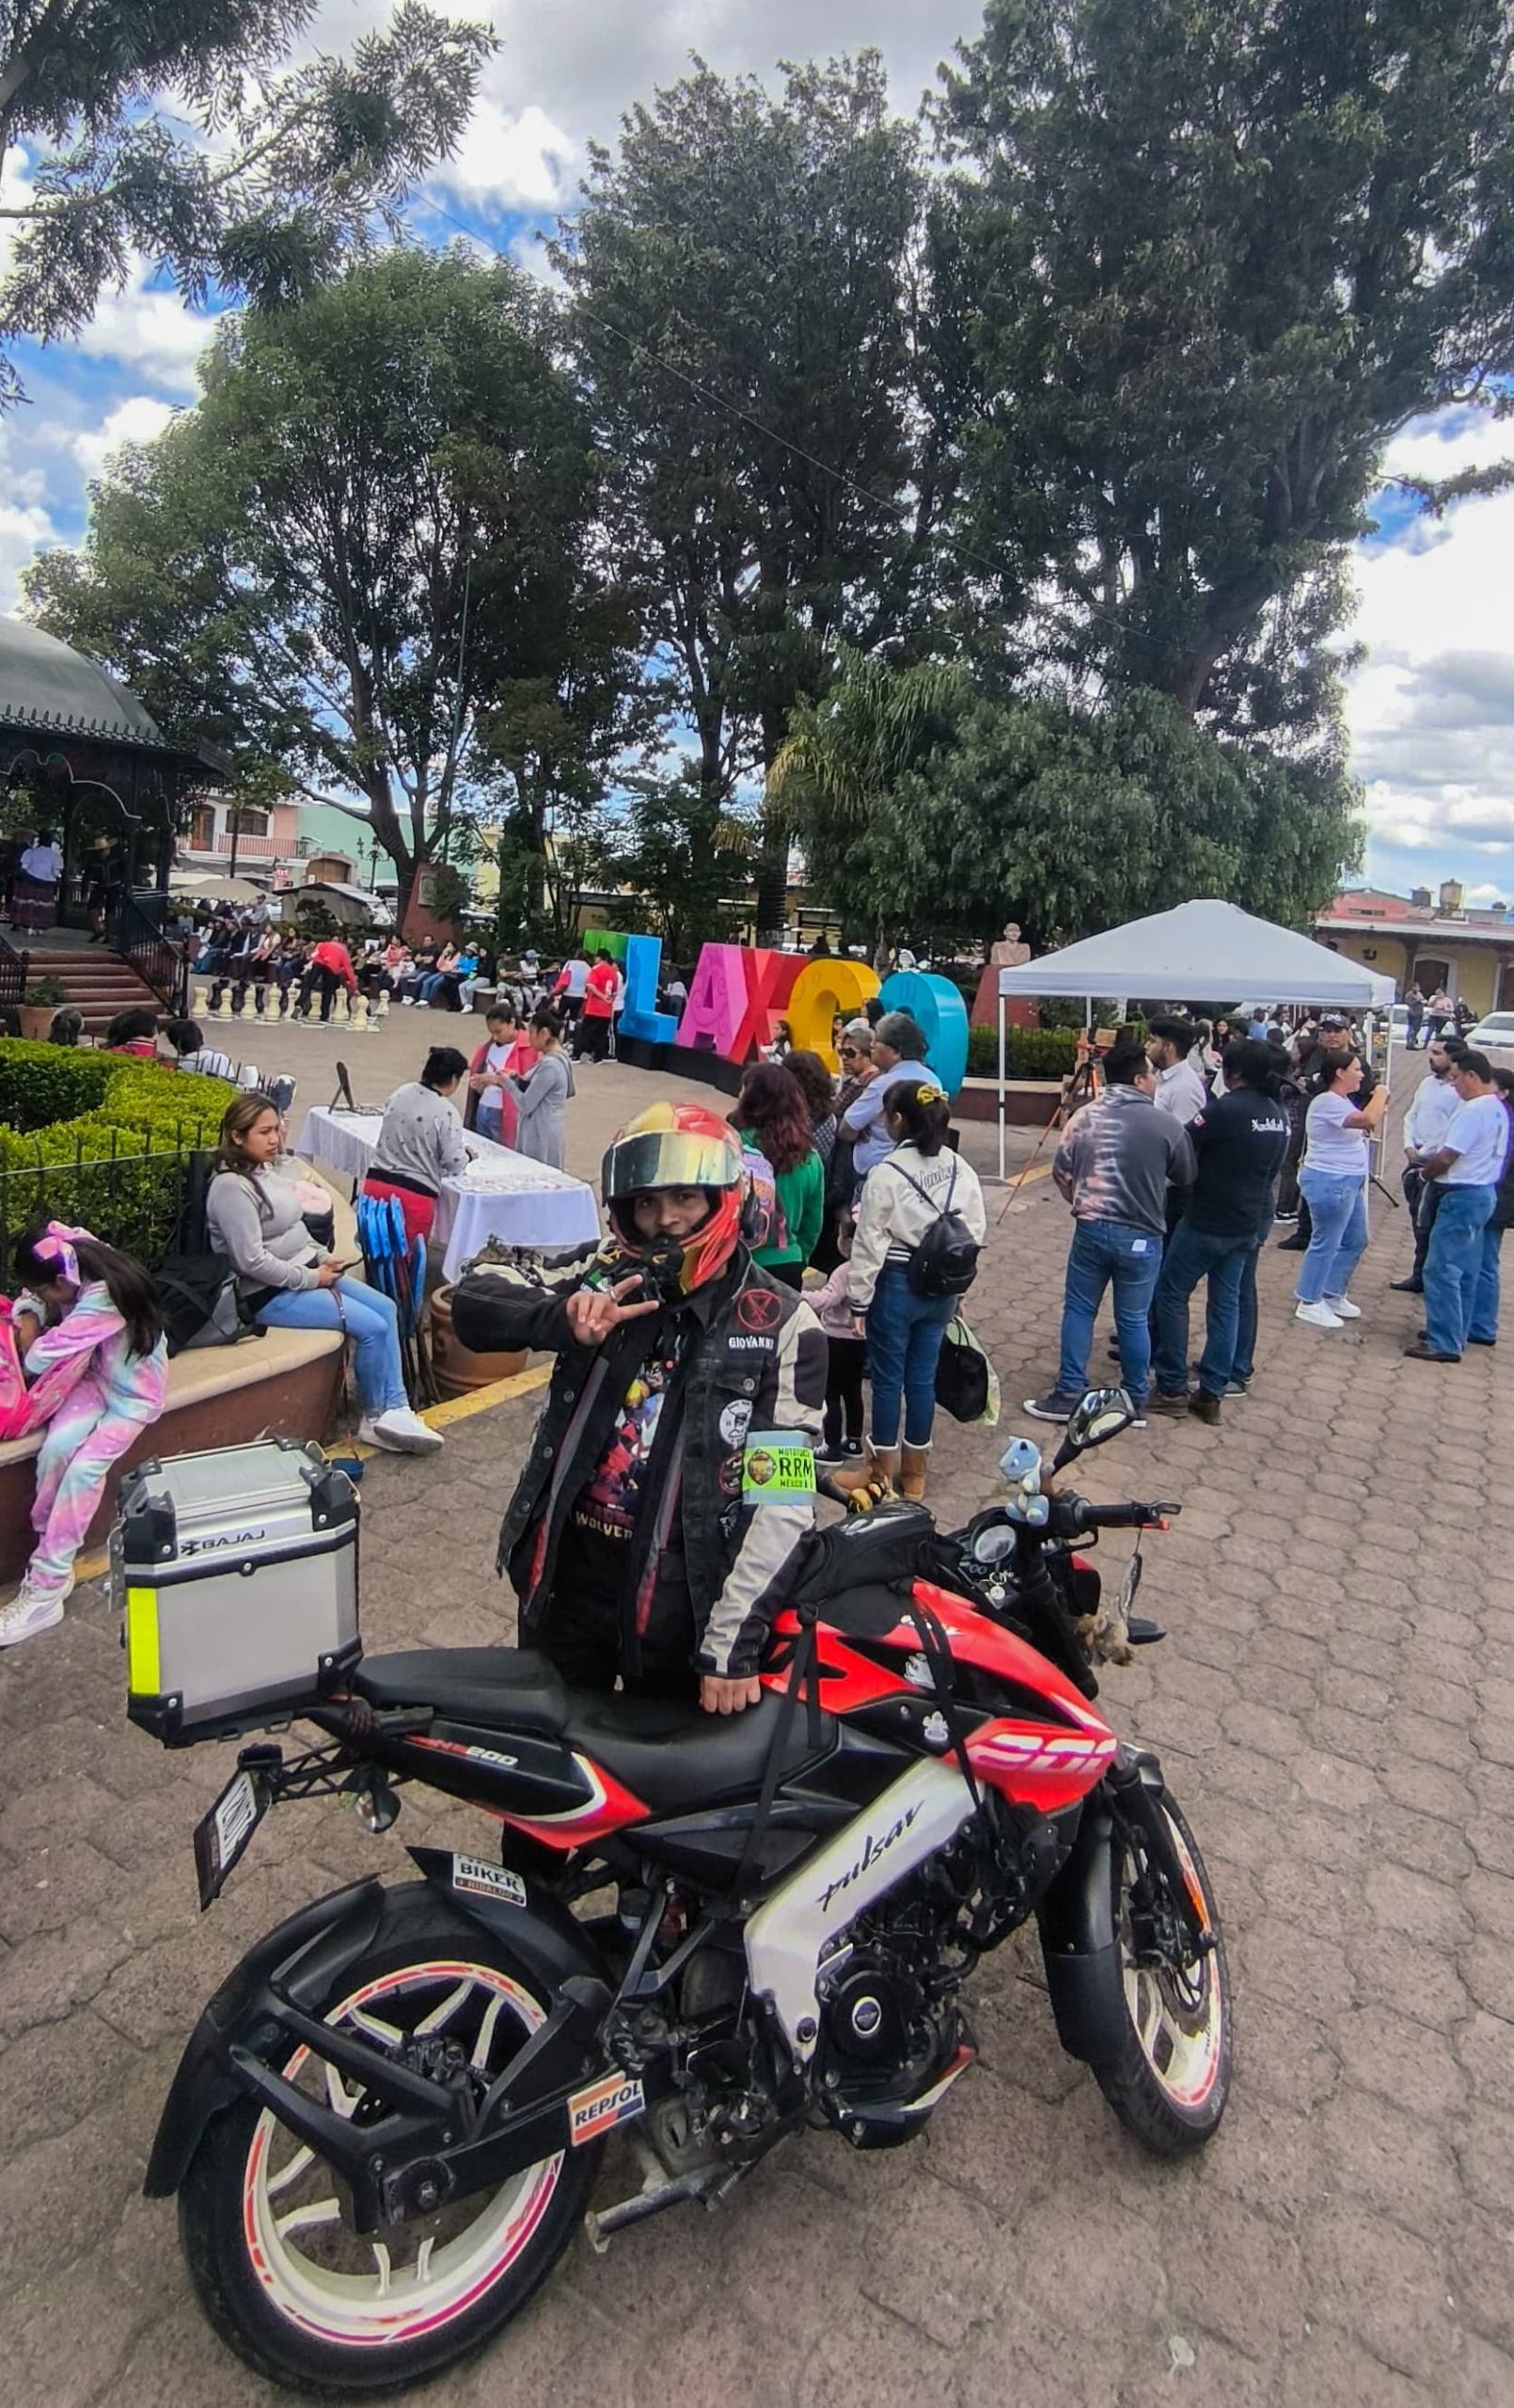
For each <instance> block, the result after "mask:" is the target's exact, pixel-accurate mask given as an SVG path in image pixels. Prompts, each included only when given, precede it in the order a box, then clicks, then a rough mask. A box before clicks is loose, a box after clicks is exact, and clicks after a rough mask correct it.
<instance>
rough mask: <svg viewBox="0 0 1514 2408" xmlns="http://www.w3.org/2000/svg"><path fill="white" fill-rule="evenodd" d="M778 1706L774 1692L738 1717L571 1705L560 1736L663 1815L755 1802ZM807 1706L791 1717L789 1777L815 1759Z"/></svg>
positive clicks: (786, 1744)
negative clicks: (738, 1800) (734, 1802)
mask: <svg viewBox="0 0 1514 2408" xmlns="http://www.w3.org/2000/svg"><path fill="white" fill-rule="evenodd" d="M781 1710H782V1707H781V1700H780V1699H779V1698H778V1697H777V1696H776V1695H774V1694H773V1693H772V1692H771V1691H769V1690H765V1691H764V1692H763V1698H762V1703H761V1704H759V1705H749V1706H747V1707H746V1708H744V1710H743V1711H742V1712H741V1713H740V1714H730V1715H726V1714H705V1713H703V1712H702V1710H701V1709H700V1707H699V1706H698V1705H697V1704H695V1703H692V1702H690V1703H684V1702H683V1701H682V1700H681V1699H673V1700H664V1699H661V1698H641V1697H624V1696H614V1697H592V1698H591V1697H587V1696H585V1695H584V1693H583V1692H582V1691H579V1692H578V1694H577V1695H576V1697H575V1698H574V1700H573V1712H572V1714H571V1716H570V1718H569V1720H568V1722H567V1724H566V1726H565V1728H564V1730H563V1733H562V1737H563V1739H564V1741H565V1742H566V1744H567V1745H568V1746H569V1747H570V1748H576V1749H578V1750H579V1751H581V1752H582V1753H583V1754H584V1755H586V1756H588V1757H590V1758H591V1761H592V1762H593V1763H595V1764H597V1765H602V1766H604V1768H605V1770H606V1771H607V1772H611V1773H613V1774H614V1776H615V1778H616V1780H617V1781H619V1782H623V1783H624V1785H625V1787H626V1788H627V1789H629V1790H630V1791H632V1792H633V1794H634V1795H635V1796H636V1797H638V1798H640V1799H641V1800H642V1802H643V1803H644V1804H645V1805H648V1806H651V1807H654V1808H655V1809H656V1810H657V1812H658V1813H660V1814H676V1813H678V1812H680V1811H682V1810H684V1809H689V1810H692V1809H694V1808H696V1807H702V1806H717V1805H720V1804H723V1803H728V1802H730V1801H731V1800H733V1799H736V1798H755V1797H756V1796H757V1793H758V1791H759V1790H760V1789H761V1788H762V1785H763V1776H764V1774H765V1772H766V1770H767V1757H768V1751H769V1750H770V1749H771V1747H772V1744H773V1733H774V1728H775V1726H776V1724H777V1722H778V1719H779V1717H780V1714H781ZM835 1735H836V1722H835V1717H834V1716H833V1715H829V1714H825V1715H822V1716H821V1718H820V1738H821V1747H820V1752H821V1753H825V1752H826V1751H828V1750H829V1749H830V1748H831V1747H832V1746H833V1745H834V1742H835ZM813 1753H814V1751H812V1748H811V1746H810V1738H809V1733H808V1729H807V1727H806V1717H805V1714H804V1711H803V1709H802V1707H801V1708H800V1709H799V1710H798V1711H797V1712H796V1713H793V1714H791V1715H790V1717H789V1725H788V1730H787V1732H786V1733H785V1735H784V1738H783V1748H782V1756H781V1778H783V1779H785V1780H787V1779H789V1778H791V1777H792V1776H793V1775H794V1774H795V1773H796V1772H798V1771H800V1770H801V1769H802V1767H803V1766H805V1765H806V1764H808V1763H810V1762H812V1758H813Z"/></svg>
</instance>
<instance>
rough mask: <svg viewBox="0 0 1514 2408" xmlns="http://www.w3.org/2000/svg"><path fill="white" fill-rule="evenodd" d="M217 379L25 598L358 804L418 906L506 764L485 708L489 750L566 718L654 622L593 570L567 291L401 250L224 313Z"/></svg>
mask: <svg viewBox="0 0 1514 2408" xmlns="http://www.w3.org/2000/svg"><path fill="white" fill-rule="evenodd" d="M202 378H203V384H204V398H203V400H202V401H201V403H200V404H199V406H198V407H197V409H196V410H195V411H194V412H192V413H191V414H189V415H187V416H186V417H184V418H183V419H181V420H179V421H178V422H177V423H176V424H174V425H173V426H171V427H169V428H168V429H167V430H166V433H165V434H164V435H163V436H160V437H159V438H158V439H157V440H156V441H155V442H154V443H151V444H150V445H146V446H143V447H140V448H139V449H137V450H135V451H133V452H128V453H127V454H126V455H125V456H124V457H123V460H122V462H121V464H120V466H119V467H118V468H117V469H116V470H115V471H114V472H113V474H112V476H111V478H110V479H109V480H108V481H107V482H105V483H103V484H100V485H97V486H96V487H95V488H94V506H93V511H92V514H91V520H90V528H89V534H88V539H87V546H86V548H85V551H84V552H83V554H82V555H75V554H71V553H68V552H61V551H60V552H53V553H49V554H46V555H44V557H43V558H42V560H41V561H40V562H39V563H38V564H37V566H36V568H35V569H34V570H33V571H32V572H31V577H30V581H29V587H28V591H29V593H30V596H31V599H32V602H33V604H34V606H35V607H36V609H37V611H38V615H39V618H40V619H41V621H42V623H43V625H44V626H48V627H49V628H51V629H52V630H53V632H55V633H56V634H58V635H61V636H63V637H65V638H66V639H67V640H68V641H70V642H82V643H83V644H85V645H86V646H87V648H88V649H89V650H91V651H93V652H95V653H97V654H98V655H99V656H100V657H102V658H103V660H105V661H106V662H107V663H108V664H109V665H110V666H111V667H112V668H114V669H116V670H117V671H118V673H120V674H121V675H122V676H124V677H126V678H127V679H128V681H129V682H130V683H131V684H132V685H133V686H134V688H135V689H137V690H138V691H139V692H140V693H141V694H142V696H143V698H144V700H145V701H146V702H147V703H148V705H149V707H150V708H151V709H153V710H154V711H155V712H161V714H162V716H163V718H164V720H165V721H166V723H167V724H169V725H171V726H172V727H174V729H175V730H176V731H177V732H178V733H179V734H180V735H181V736H189V737H200V738H201V739H204V740H207V741H210V742H212V743H214V744H216V745H218V746H220V747H221V748H222V749H223V750H225V751H228V752H229V753H230V754H231V755H232V758H233V762H234V764H235V765H236V766H237V767H238V768H239V769H242V770H244V771H250V770H251V769H252V768H256V767H257V766H258V765H260V764H261V765H265V766H266V765H276V768H277V769H278V770H279V772H280V773H281V774H282V776H283V777H284V778H285V779H286V780H287V782H288V784H290V786H292V788H293V789H294V790H295V791H296V792H300V793H303V794H306V795H308V796H309V797H311V799H313V800H323V801H324V800H337V801H339V802H340V801H342V800H343V799H344V797H353V798H356V797H359V796H360V797H362V798H363V799H364V800H363V804H362V805H360V806H358V808H359V810H360V813H361V816H364V817H366V818H368V819H369V820H370V821H371V826H372V831H373V834H374V836H375V838H376V839H377V841H378V843H379V844H381V845H382V846H383V848H384V849H385V851H386V853H387V854H388V855H389V857H390V859H391V860H392V861H393V863H394V864H395V867H396V870H397V872H398V874H399V883H400V914H401V918H402V919H403V916H404V914H405V912H406V911H407V910H408V907H409V902H410V896H411V892H412V887H413V882H414V879H415V873H416V871H417V869H418V867H419V866H420V864H421V863H425V862H427V861H430V860H433V859H435V858H438V857H442V858H445V854H446V849H447V845H448V841H449V832H450V831H451V830H452V828H453V825H454V823H455V822H456V821H457V820H458V818H459V817H460V816H466V815H467V814H469V813H471V812H475V811H476V810H477V808H478V807H479V805H480V803H481V801H482V800H484V796H485V789H486V786H487V783H488V781H490V780H491V779H494V778H496V777H497V744H496V745H495V747H494V749H493V750H492V751H491V750H489V749H486V748H484V747H482V746H481V743H480V740H479V736H480V721H481V715H483V714H485V713H486V714H487V716H488V721H489V729H490V734H491V737H494V736H495V734H496V731H497V728H498V725H499V724H500V722H501V721H508V719H509V718H510V715H511V713H512V710H513V707H514V706H515V705H519V706H520V708H521V709H524V708H526V707H527V706H529V707H530V708H532V709H540V708H542V707H544V706H545V705H544V698H545V701H546V704H550V705H552V706H553V707H555V708H557V709H558V710H559V711H560V714H561V715H562V716H563V717H564V718H565V719H566V720H568V721H571V720H572V715H573V711H574V707H575V703H574V697H575V693H576V690H577V689H578V688H579V687H580V686H581V684H582V681H583V679H584V677H585V675H586V673H587V668H586V663H587V659H588V656H589V655H590V653H591V648H592V646H593V645H594V644H598V645H599V646H600V647H601V652H602V653H603V651H604V650H605V648H606V647H610V648H612V647H613V638H612V633H611V630H612V629H613V628H614V627H615V626H618V625H619V626H623V634H624V635H625V636H626V637H627V638H628V637H629V635H630V634H631V633H632V632H633V629H632V626H630V625H629V623H625V622H624V620H623V613H622V612H620V611H619V609H618V606H617V604H616V602H615V599H614V597H613V596H612V595H610V594H609V593H608V591H607V587H606V585H605V582H604V579H603V578H602V576H601V575H600V573H599V572H598V570H597V569H596V568H595V567H594V565H593V564H592V560H591V554H592V551H593V548H594V535H593V528H594V515H595V509H596V503H597V464H596V461H595V458H594V455H593V452H592V449H591V442H590V436H589V429H588V426H587V423H586V421H585V419H584V416H583V413H582V411H581V409H580V406H579V404H578V402H577V400H576V395H575V393H574V391H573V389H572V388H571V386H570V384H569V382H568V380H567V378H566V377H565V375H564V374H563V373H562V372H561V371H560V368H559V367H558V366H557V364H556V363H555V361H554V358H553V356H552V319H551V315H550V308H549V305H548V304H545V303H544V302H543V301H542V300H541V299H540V298H538V297H537V296H536V295H535V294H534V293H533V292H532V291H531V290H530V289H529V288H528V285H527V283H526V280H525V279H524V278H523V277H519V276H518V275H517V274H516V273H515V272H514V270H513V269H511V268H509V267H506V266H503V265H501V266H497V267H493V268H487V269H486V268H482V267H480V266H478V265H477V264H475V263H474V262H472V261H469V260H465V259H464V258H462V257H461V256H458V255H448V256H440V257H439V256H436V255H434V254H431V253H425V252H417V251H394V252H390V253H388V254H386V255H385V256H383V257H382V258H380V259H378V260H376V261H372V262H371V263H369V264H365V265H363V266H360V267H358V268H355V269H354V270H353V271H352V272H351V273H350V274H349V275H348V276H347V277H345V278H344V279H343V280H342V281H341V282H340V283H339V284H336V285H332V286H328V287H325V288H323V290H321V291H319V292H318V293H315V294H313V295H312V296H311V297H310V298H309V299H308V300H307V301H305V302H304V303H302V304H300V305H299V306H298V307H297V308H294V309H288V310H281V311H276V312H257V311H254V312H251V313H249V314H248V315H247V317H246V318H245V319H244V320H243V321H241V322H239V323H238V324H236V325H229V326H228V327H226V328H225V329H224V330H223V332H222V334H221V336H220V338H219V340H218V341H217V343H216V345H215V348H214V350H213V354H212V355H211V356H210V359H209V361H208V363H207V364H206V366H205V368H204V370H203V372H202ZM598 674H599V685H600V688H601V689H603V688H604V687H605V686H606V685H609V686H611V687H613V686H614V685H615V683H616V673H614V672H613V671H612V669H610V668H607V667H606V666H605V664H604V661H603V659H602V660H601V664H600V668H599V673H598ZM623 680H624V682H629V681H630V669H629V666H628V665H627V666H626V668H625V669H624V671H623ZM333 788H335V792H333ZM349 807H350V806H349Z"/></svg>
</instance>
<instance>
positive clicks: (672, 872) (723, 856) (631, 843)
mask: <svg viewBox="0 0 1514 2408" xmlns="http://www.w3.org/2000/svg"><path fill="white" fill-rule="evenodd" d="M624 786H625V791H626V796H627V802H626V809H625V814H624V817H623V820H622V822H621V824H620V827H619V829H618V830H617V831H616V832H614V834H613V835H607V868H608V871H609V873H610V875H611V876H612V877H613V878H614V879H615V881H616V883H617V884H619V885H622V886H624V887H628V888H629V889H630V891H631V893H632V895H635V896H637V897H638V898H639V914H638V919H637V923H636V925H637V926H639V927H648V928H650V929H651V930H652V932H653V933H654V935H656V936H660V937H661V939H662V942H663V952H664V956H665V958H667V959H668V960H669V961H675V962H677V961H681V962H689V961H692V960H693V958H694V957H695V955H696V954H697V953H698V951H699V949H700V946H701V945H702V944H717V943H731V942H732V941H733V939H734V938H735V936H736V935H737V933H738V930H739V927H740V924H741V921H742V919H743V917H744V914H743V912H742V911H740V910H739V909H738V908H737V907H735V906H733V904H731V903H730V902H729V901H728V900H727V899H726V898H727V897H728V896H729V895H731V893H732V890H733V888H734V889H736V890H738V891H739V890H740V889H741V888H743V887H745V886H746V884H747V882H748V879H749V874H750V867H751V859H752V853H753V850H754V848H755V842H756V838H757V833H758V831H757V828H756V825H755V824H754V822H753V821H752V820H751V819H750V818H749V817H748V816H746V815H744V814H743V813H741V812H739V811H735V810H733V809H730V808H729V807H728V808H726V809H723V810H722V809H718V808H716V809H712V808H711V804H710V800H709V797H708V795H707V793H706V791H705V788H704V784H703V781H702V778H701V777H700V774H699V770H698V768H697V766H696V765H695V764H693V763H691V762H688V763H686V764H685V765H684V767H683V768H682V769H681V770H680V771H679V774H678V775H677V776H676V777H673V778H668V777H656V776H653V775H650V774H642V775H632V776H629V777H627V778H626V779H625V781H624ZM627 925H629V923H627Z"/></svg>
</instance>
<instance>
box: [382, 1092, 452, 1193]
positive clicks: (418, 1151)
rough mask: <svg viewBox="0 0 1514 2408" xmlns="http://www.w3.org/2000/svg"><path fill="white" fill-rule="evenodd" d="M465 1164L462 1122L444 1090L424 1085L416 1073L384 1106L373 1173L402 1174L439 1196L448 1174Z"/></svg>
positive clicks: (384, 1174) (389, 1176)
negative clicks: (415, 1077) (438, 1091)
mask: <svg viewBox="0 0 1514 2408" xmlns="http://www.w3.org/2000/svg"><path fill="white" fill-rule="evenodd" d="M467 1166H468V1149H467V1148H466V1146H465V1144H464V1142H463V1123H462V1122H461V1120H459V1118H458V1117H457V1115H456V1113H455V1112H454V1111H453V1110H452V1107H451V1105H450V1103H449V1101H448V1100H447V1098H446V1096H444V1095H438V1094H437V1093H436V1091H435V1089H434V1087H423V1086H422V1085H421V1084H420V1081H419V1080H418V1079H412V1081H411V1082H410V1085H408V1086H403V1087H396V1088H395V1090H394V1093H393V1094H392V1095H391V1096H390V1098H389V1100H388V1102H387V1103H386V1105H385V1107H384V1126H383V1128H382V1129H381V1130H380V1131H379V1141H378V1145H377V1147H376V1148H375V1149H374V1153H373V1164H372V1171H373V1177H374V1178H375V1179H393V1178H394V1177H395V1176H396V1175H397V1174H398V1176H399V1177H400V1178H401V1179H408V1180H415V1181H416V1182H417V1183H418V1185H419V1186H421V1187H425V1188H429V1189H430V1191H431V1193H432V1195H433V1196H436V1195H439V1194H440V1192H441V1184H442V1181H443V1180H444V1179H455V1178H456V1177H457V1175H458V1173H459V1172H460V1171H465V1170H466V1168H467Z"/></svg>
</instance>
